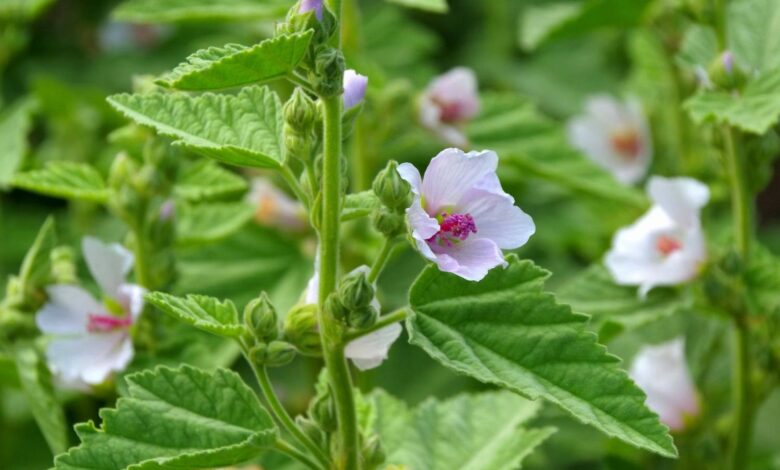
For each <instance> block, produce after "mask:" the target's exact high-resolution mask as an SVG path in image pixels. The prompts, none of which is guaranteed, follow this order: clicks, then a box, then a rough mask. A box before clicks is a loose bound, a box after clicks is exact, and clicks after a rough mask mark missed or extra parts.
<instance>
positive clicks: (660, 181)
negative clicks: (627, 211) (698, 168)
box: [647, 176, 710, 226]
mask: <svg viewBox="0 0 780 470" xmlns="http://www.w3.org/2000/svg"><path fill="white" fill-rule="evenodd" d="M647 193H648V194H649V195H650V199H651V200H652V201H653V202H654V203H655V204H657V205H658V206H660V207H661V208H663V210H665V211H666V212H667V213H668V214H669V216H670V217H671V218H672V219H674V220H675V221H676V222H677V223H678V224H680V225H683V226H691V225H696V224H698V221H699V211H700V210H701V208H702V207H704V206H705V205H706V204H707V201H709V199H710V190H709V188H708V187H707V186H706V185H704V184H703V183H701V182H699V181H697V180H695V179H693V178H664V177H661V176H653V177H652V178H650V182H649V183H648V184H647Z"/></svg>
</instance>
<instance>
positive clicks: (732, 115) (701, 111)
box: [684, 69, 780, 134]
mask: <svg viewBox="0 0 780 470" xmlns="http://www.w3.org/2000/svg"><path fill="white" fill-rule="evenodd" d="M684 106H685V109H687V110H688V113H689V114H690V115H691V118H693V120H694V121H696V122H697V123H699V124H700V123H702V122H716V123H719V124H729V125H732V126H734V127H738V128H740V129H742V130H743V131H745V132H750V133H753V134H763V133H765V132H766V131H767V130H768V129H769V128H770V127H772V126H773V125H774V124H775V123H776V122H777V119H778V118H780V69H778V70H773V71H771V72H766V73H763V74H762V75H761V76H759V77H758V78H756V79H755V80H753V81H751V82H750V83H748V84H747V86H746V87H745V89H744V90H743V91H742V93H741V94H732V93H730V92H726V91H702V92H700V93H698V94H696V95H694V96H693V97H691V98H689V99H688V100H687V101H686V102H685V104H684Z"/></svg>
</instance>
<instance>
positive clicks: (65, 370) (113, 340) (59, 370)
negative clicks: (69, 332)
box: [46, 332, 133, 385]
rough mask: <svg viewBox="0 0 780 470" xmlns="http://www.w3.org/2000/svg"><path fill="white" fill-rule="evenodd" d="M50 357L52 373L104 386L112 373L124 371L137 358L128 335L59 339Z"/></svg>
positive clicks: (50, 348) (50, 347) (51, 345)
mask: <svg viewBox="0 0 780 470" xmlns="http://www.w3.org/2000/svg"><path fill="white" fill-rule="evenodd" d="M46 357H47V360H48V362H49V365H50V367H51V368H52V371H54V372H55V373H56V374H59V375H62V377H63V380H64V381H65V382H66V383H67V382H73V381H79V380H81V381H83V382H86V383H88V384H91V385H97V384H100V383H103V382H104V381H105V380H106V379H107V378H108V377H109V375H111V373H112V372H117V371H121V370H124V368H125V367H127V364H129V363H130V360H131V359H132V357H133V343H132V341H130V338H129V337H128V335H127V333H126V332H114V333H99V334H88V335H84V336H81V337H76V338H56V339H54V340H52V341H51V342H50V343H49V345H48V347H47V349H46Z"/></svg>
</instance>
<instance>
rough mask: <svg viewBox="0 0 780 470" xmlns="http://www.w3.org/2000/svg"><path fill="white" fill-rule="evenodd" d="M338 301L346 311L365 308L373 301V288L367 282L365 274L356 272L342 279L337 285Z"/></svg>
mask: <svg viewBox="0 0 780 470" xmlns="http://www.w3.org/2000/svg"><path fill="white" fill-rule="evenodd" d="M338 293H339V297H338V298H339V301H341V304H342V305H343V306H344V307H346V308H347V310H355V309H359V308H362V307H366V306H368V305H369V304H370V303H371V300H373V299H374V286H372V285H371V283H370V282H368V277H367V276H366V273H365V272H357V273H354V274H351V275H349V276H347V277H346V278H344V279H343V280H342V281H341V284H340V285H339V290H338Z"/></svg>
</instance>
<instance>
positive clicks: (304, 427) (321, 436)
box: [295, 415, 326, 449]
mask: <svg viewBox="0 0 780 470" xmlns="http://www.w3.org/2000/svg"><path fill="white" fill-rule="evenodd" d="M295 424H297V425H298V427H299V428H300V430H301V431H303V433H304V434H306V435H307V436H308V437H309V439H311V440H312V441H314V443H315V444H317V445H318V446H320V448H323V449H324V448H325V444H326V439H325V437H326V436H325V433H324V432H323V431H322V429H321V428H320V427H319V425H317V423H315V422H314V421H313V420H311V419H309V418H305V417H303V416H301V415H298V416H296V417H295Z"/></svg>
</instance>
